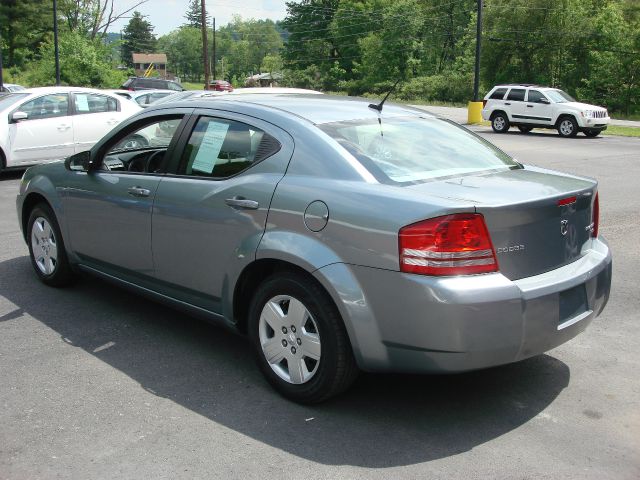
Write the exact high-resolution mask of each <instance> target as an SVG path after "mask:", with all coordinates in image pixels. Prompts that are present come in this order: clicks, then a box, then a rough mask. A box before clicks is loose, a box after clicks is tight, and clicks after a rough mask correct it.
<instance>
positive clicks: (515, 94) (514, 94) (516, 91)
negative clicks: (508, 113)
mask: <svg viewBox="0 0 640 480" xmlns="http://www.w3.org/2000/svg"><path fill="white" fill-rule="evenodd" d="M525 92H526V90H525V89H524V88H512V89H511V90H510V91H509V95H507V100H514V101H516V102H523V101H524V93H525Z"/></svg>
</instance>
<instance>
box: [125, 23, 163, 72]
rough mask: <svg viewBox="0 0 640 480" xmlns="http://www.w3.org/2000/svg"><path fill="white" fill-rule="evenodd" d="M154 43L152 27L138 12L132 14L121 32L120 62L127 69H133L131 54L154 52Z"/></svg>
mask: <svg viewBox="0 0 640 480" xmlns="http://www.w3.org/2000/svg"><path fill="white" fill-rule="evenodd" d="M156 42H157V40H156V37H155V35H154V34H153V25H151V23H150V22H148V21H147V20H145V19H144V16H143V15H142V14H141V13H140V12H138V11H135V12H133V17H131V20H129V23H128V24H127V26H126V27H124V30H123V32H122V61H123V62H124V63H125V65H127V66H128V67H133V54H134V53H152V52H154V51H155V48H156Z"/></svg>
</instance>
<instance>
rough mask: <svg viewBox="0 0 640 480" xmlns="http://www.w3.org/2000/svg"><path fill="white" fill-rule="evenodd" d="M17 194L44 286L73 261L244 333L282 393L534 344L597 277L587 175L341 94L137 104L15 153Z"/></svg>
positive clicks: (603, 295) (606, 282) (507, 353)
mask: <svg viewBox="0 0 640 480" xmlns="http://www.w3.org/2000/svg"><path fill="white" fill-rule="evenodd" d="M372 106H373V107H374V108H371V107H372ZM379 109H380V110H381V111H380V110H379ZM17 207H18V218H19V219H20V222H21V226H22V230H23V232H24V239H25V240H26V242H27V244H28V246H29V251H30V254H31V262H32V264H33V267H34V270H35V272H36V274H37V275H38V277H39V278H40V279H41V280H42V281H43V282H44V283H45V284H48V285H51V286H62V285H64V284H66V283H68V282H69V281H70V280H71V278H72V277H73V275H75V274H76V272H79V271H84V272H88V273H92V274H94V275H98V276H100V277H102V278H104V279H107V280H110V281H113V282H116V283H118V284H120V285H122V286H124V287H126V288H129V289H134V290H136V291H138V292H140V293H143V294H145V295H147V296H152V297H154V298H156V299H158V300H159V301H162V302H165V303H169V304H171V305H174V306H175V307H177V308H181V309H184V310H186V311H187V312H191V313H193V314H195V315H199V316H201V317H204V318H207V319H209V320H210V321H212V322H215V323H217V324H219V325H222V326H226V327H229V328H231V329H235V330H237V331H240V332H242V333H245V334H247V335H248V337H249V339H250V341H251V343H252V345H253V347H254V351H255V354H256V358H257V361H258V365H259V367H260V369H261V370H262V372H263V374H264V375H265V377H266V378H267V379H268V381H269V382H270V383H271V384H272V385H273V386H274V387H275V388H276V389H277V390H278V391H280V392H281V393H282V394H284V395H286V396H287V397H289V398H292V399H294V400H296V401H300V402H318V401H321V400H324V399H326V398H329V397H330V396H332V395H335V394H337V393H339V392H341V391H343V390H345V389H346V388H348V387H349V385H350V384H351V382H352V381H353V380H354V378H355V376H356V374H357V372H358V370H359V369H362V370H366V371H374V372H375V371H378V372H381V371H396V372H398V371H404V372H440V373H446V372H460V371H465V370H474V369H479V368H486V367H491V366H495V365H501V364H506V363H510V362H515V361H518V360H522V359H524V358H527V357H531V356H533V355H538V354H541V353H542V352H545V351H547V350H549V349H552V348H554V347H556V346H558V345H560V344H562V343H564V342H566V341H568V340H570V339H571V338H573V337H575V336H576V335H578V334H579V333H580V332H582V331H583V330H584V329H585V328H586V327H587V325H588V324H589V323H590V322H591V321H592V320H593V319H594V318H595V317H596V316H597V315H598V314H600V312H601V311H602V310H603V308H604V307H605V305H606V303H607V299H608V298H609V290H610V285H611V252H610V251H609V247H608V246H607V243H606V241H605V240H604V239H603V238H602V237H601V236H600V235H599V234H598V224H599V220H598V219H599V213H598V212H599V200H598V184H597V182H596V181H595V180H593V179H589V178H585V177H577V176H574V175H568V174H565V173H560V172H555V171H551V170H544V169H541V168H537V167H534V166H529V165H523V164H521V163H518V162H517V161H515V160H514V159H512V158H511V157H509V156H508V155H507V154H505V153H504V152H502V151H501V150H499V149H498V148H496V147H495V146H493V145H492V144H490V143H489V142H487V141H485V140H483V139H482V138H480V137H478V136H477V135H475V134H474V133H472V132H470V131H468V130H466V129H464V128H462V127H460V126H457V125H454V124H452V123H451V122H448V121H446V120H442V119H439V118H437V117H435V116H433V115H430V114H428V113H426V112H424V111H419V110H415V109H411V108H409V107H405V106H399V105H392V104H387V105H386V106H384V109H382V107H381V106H380V105H371V104H370V100H363V99H353V98H349V97H330V96H326V95H292V94H280V95H277V94H256V95H251V94H235V93H230V94H224V95H217V96H212V97H210V98H208V97H202V98H195V99H192V100H185V101H178V102H173V103H169V104H160V105H151V106H149V108H147V109H146V110H144V111H143V112H141V113H139V114H137V115H135V116H133V117H131V118H129V119H128V120H127V121H125V122H123V123H122V124H121V125H118V127H117V128H115V129H114V130H113V131H111V132H110V133H109V134H108V135H107V136H106V137H105V138H103V139H102V140H101V141H100V142H99V143H98V144H96V145H95V146H94V147H93V148H92V149H91V150H90V151H87V152H81V153H78V154H75V155H73V156H71V157H69V158H68V159H67V161H66V162H65V163H52V164H49V165H42V166H38V167H33V168H30V169H29V170H28V171H27V173H25V175H24V177H23V179H22V182H21V183H20V192H19V195H18V198H17ZM122 308H126V306H125V305H123V307H122ZM593 361H594V362H597V361H598V360H597V359H594V360H593Z"/></svg>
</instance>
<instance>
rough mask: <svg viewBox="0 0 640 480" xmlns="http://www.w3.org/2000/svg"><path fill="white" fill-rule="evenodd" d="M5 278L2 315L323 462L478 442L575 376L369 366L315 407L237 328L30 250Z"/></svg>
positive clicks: (369, 460) (528, 415)
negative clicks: (57, 279)
mask: <svg viewBox="0 0 640 480" xmlns="http://www.w3.org/2000/svg"><path fill="white" fill-rule="evenodd" d="M0 278H3V279H11V282H3V283H2V287H0V294H1V295H3V296H5V297H6V298H7V299H8V300H9V301H11V302H12V303H13V304H14V305H15V310H14V311H12V312H9V313H7V314H5V315H4V316H3V317H0V321H8V320H11V319H16V318H19V317H20V316H21V315H22V313H23V312H24V313H26V314H28V315H30V316H32V317H33V318H34V319H36V320H38V321H40V322H42V323H43V324H45V325H46V326H47V327H49V328H51V329H53V330H54V331H56V332H57V333H58V334H59V335H60V336H61V338H62V339H63V340H64V341H65V342H67V343H68V344H71V345H73V346H75V347H77V348H82V349H83V350H85V351H86V352H89V353H90V354H91V355H94V356H95V357H96V358H98V359H100V360H102V361H103V362H105V363H107V364H108V365H110V366H112V367H113V368H116V369H118V370H119V371H121V372H122V373H123V374H125V375H127V376H129V377H130V378H132V379H133V380H135V381H136V382H138V383H139V384H140V385H141V387H142V388H144V389H145V390H147V391H149V392H152V393H153V394H155V395H158V396H161V397H164V398H167V399H170V400H172V401H173V402H176V403H177V404H179V405H181V406H183V407H186V408H188V409H190V410H192V411H193V412H196V413H198V414H200V415H202V416H203V417H205V418H207V419H209V420H210V421H214V422H217V423H218V424H221V425H224V426H225V427H228V428H231V429H233V430H235V431H237V432H239V433H241V434H243V435H247V436H249V437H251V438H254V439H256V440H258V441H260V442H263V443H265V444H268V445H271V446H273V447H276V448H279V449H282V450H284V451H286V452H289V453H291V454H293V455H297V456H299V457H302V458H305V459H308V460H311V461H314V462H320V463H323V464H329V465H355V466H363V467H372V468H380V467H393V466H402V465H410V464H416V463H421V462H425V461H429V460H433V459H438V458H442V457H448V456H451V455H456V454H458V453H461V452H464V451H468V450H470V449H472V448H474V447H476V446H478V445H480V444H483V443H485V442H487V441H490V440H492V439H494V438H496V437H499V436H501V435H503V434H505V433H507V432H509V431H511V430H513V429H515V428H517V427H519V426H521V425H523V424H524V423H526V422H528V421H529V420H530V419H532V418H533V417H535V416H536V415H537V414H538V413H540V412H541V411H542V410H544V409H545V408H546V407H547V406H548V405H549V404H550V403H551V402H553V400H554V399H555V398H556V397H557V396H558V394H559V393H560V392H561V391H562V390H563V389H564V388H565V387H566V386H567V385H568V383H569V378H570V373H569V368H568V367H567V365H565V364H564V363H562V362H561V361H559V360H557V359H555V358H553V357H551V356H548V355H542V356H539V357H536V358H533V359H530V360H527V361H524V362H520V363H518V364H514V365H508V366H505V367H500V368H494V369H490V370H484V371H479V372H473V373H467V374H462V375H446V376H413V375H372V374H363V375H362V376H361V377H360V378H359V380H358V381H357V382H356V384H355V385H354V386H353V388H352V389H351V390H350V391H348V392H347V393H346V394H344V395H343V396H341V397H339V398H337V399H334V400H332V401H330V402H328V403H326V404H323V405H319V406H314V407H304V406H300V405H296V404H293V403H290V402H288V401H287V400H284V399H283V398H281V397H280V396H278V395H277V394H276V393H274V392H273V391H272V390H271V388H270V387H269V386H268V385H267V384H266V382H265V381H264V380H263V379H262V377H261V375H260V373H259V372H258V370H257V368H256V367H255V366H254V363H253V358H252V354H251V350H250V347H249V344H248V342H246V341H245V340H244V339H243V338H242V337H240V336H237V335H234V334H233V333H230V332H227V331H224V330H221V329H217V328H215V327H212V326H209V325H208V324H206V323H203V322H200V321H197V320H194V319H191V318H190V317H188V316H186V315H183V314H181V313H179V312H177V311H174V310H171V309H168V308H166V307H163V306H161V305H159V304H156V303H153V302H150V301H147V300H145V299H143V298H141V297H137V296H135V295H132V294H129V293H128V292H125V291H123V290H120V289H118V288H116V287H113V286H111V285H109V284H107V283H103V282H102V281H99V280H96V279H92V278H86V279H83V280H82V281H81V282H78V284H77V285H76V286H74V287H71V288H67V289H53V288H49V287H46V286H44V285H42V284H41V283H40V282H39V281H38V280H37V278H36V276H35V274H34V273H33V272H32V270H31V264H30V262H29V258H28V257H26V256H24V257H19V258H14V259H11V260H8V261H5V262H2V263H0ZM18 321H19V320H18ZM203 421H204V420H203Z"/></svg>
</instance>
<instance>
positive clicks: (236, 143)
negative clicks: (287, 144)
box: [178, 117, 280, 179]
mask: <svg viewBox="0 0 640 480" xmlns="http://www.w3.org/2000/svg"><path fill="white" fill-rule="evenodd" d="M278 150H280V144H279V143H278V141H277V140H276V139H275V138H273V137H271V136H270V135H268V134H266V133H265V132H263V131H262V130H260V129H259V128H256V127H253V126H251V125H247V124H245V123H241V122H236V121H234V120H226V119H221V118H213V117H200V119H199V120H198V122H197V123H196V126H195V127H194V129H193V132H192V133H191V137H190V138H189V142H188V143H187V146H186V148H185V151H184V154H183V156H182V161H181V162H180V168H179V172H178V173H179V174H182V175H191V176H199V177H211V178H218V179H221V178H227V177H231V176H234V175H236V174H238V173H240V172H242V171H244V170H246V169H247V168H249V167H251V166H252V165H253V164H255V163H257V162H259V161H261V160H263V159H265V158H267V157H269V156H271V155H273V154H274V153H276V152H277V151H278Z"/></svg>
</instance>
